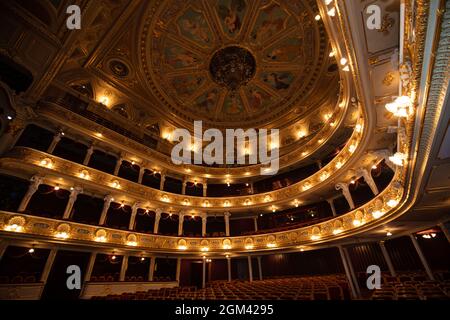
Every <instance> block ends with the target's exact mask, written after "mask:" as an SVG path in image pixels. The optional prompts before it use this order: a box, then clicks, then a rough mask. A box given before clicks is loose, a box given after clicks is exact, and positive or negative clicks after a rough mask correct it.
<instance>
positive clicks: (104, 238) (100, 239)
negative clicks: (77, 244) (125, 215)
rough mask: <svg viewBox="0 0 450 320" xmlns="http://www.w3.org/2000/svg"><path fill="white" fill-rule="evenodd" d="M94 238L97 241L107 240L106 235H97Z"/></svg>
mask: <svg viewBox="0 0 450 320" xmlns="http://www.w3.org/2000/svg"><path fill="white" fill-rule="evenodd" d="M94 240H95V241H97V242H106V237H105V236H100V237H95V239H94Z"/></svg>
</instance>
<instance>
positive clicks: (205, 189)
mask: <svg viewBox="0 0 450 320" xmlns="http://www.w3.org/2000/svg"><path fill="white" fill-rule="evenodd" d="M207 194H208V184H207V183H206V181H204V182H203V196H204V197H206V196H207Z"/></svg>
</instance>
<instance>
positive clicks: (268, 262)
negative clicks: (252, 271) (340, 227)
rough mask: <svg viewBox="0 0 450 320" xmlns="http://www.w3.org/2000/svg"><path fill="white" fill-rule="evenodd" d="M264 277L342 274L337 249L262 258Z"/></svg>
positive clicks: (342, 270)
mask: <svg viewBox="0 0 450 320" xmlns="http://www.w3.org/2000/svg"><path fill="white" fill-rule="evenodd" d="M262 269H263V270H262V271H263V275H264V277H274V276H283V275H325V274H336V273H343V272H344V268H343V266H342V260H341V257H340V255H339V251H338V249H337V248H328V249H321V250H315V251H307V252H297V253H288V254H274V255H269V256H263V258H262Z"/></svg>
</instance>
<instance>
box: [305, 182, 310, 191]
mask: <svg viewBox="0 0 450 320" xmlns="http://www.w3.org/2000/svg"><path fill="white" fill-rule="evenodd" d="M308 189H311V184H310V183H305V184H304V185H303V191H306V190H308Z"/></svg>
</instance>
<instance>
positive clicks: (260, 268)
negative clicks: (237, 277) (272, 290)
mask: <svg viewBox="0 0 450 320" xmlns="http://www.w3.org/2000/svg"><path fill="white" fill-rule="evenodd" d="M256 258H257V259H258V271H259V280H262V279H263V274H262V264H261V256H258V257H256Z"/></svg>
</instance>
